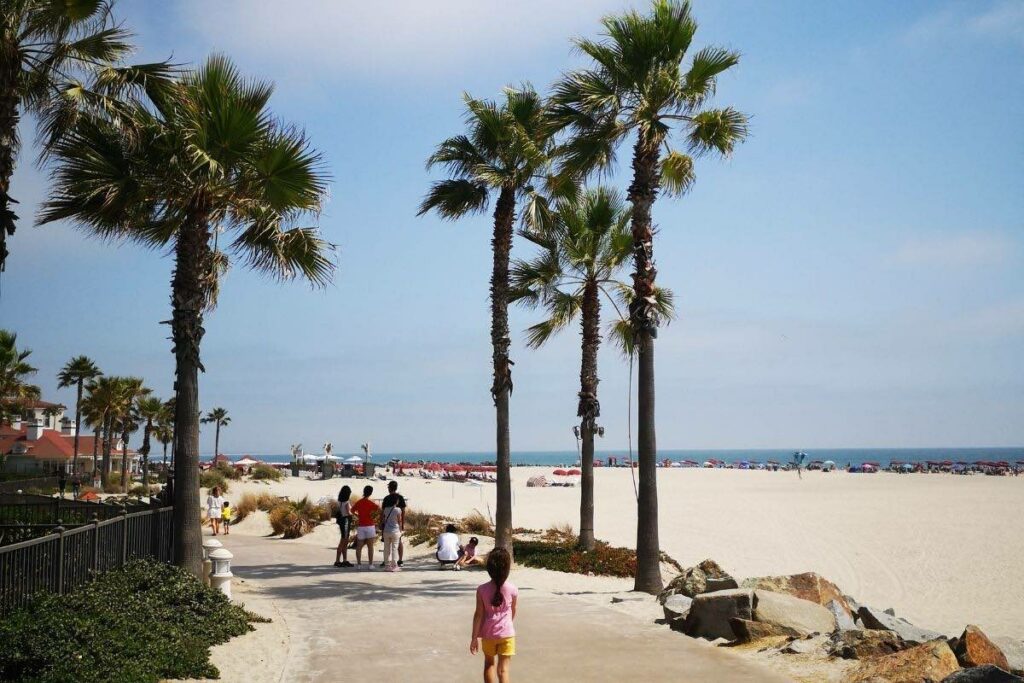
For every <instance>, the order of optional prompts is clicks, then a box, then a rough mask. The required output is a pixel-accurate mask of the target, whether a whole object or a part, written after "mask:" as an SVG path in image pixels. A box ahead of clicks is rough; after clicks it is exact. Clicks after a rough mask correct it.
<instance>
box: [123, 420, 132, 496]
mask: <svg viewBox="0 0 1024 683" xmlns="http://www.w3.org/2000/svg"><path fill="white" fill-rule="evenodd" d="M130 479H131V477H130V476H129V474H128V432H122V433H121V491H122V492H124V493H128V484H129V480H130Z"/></svg>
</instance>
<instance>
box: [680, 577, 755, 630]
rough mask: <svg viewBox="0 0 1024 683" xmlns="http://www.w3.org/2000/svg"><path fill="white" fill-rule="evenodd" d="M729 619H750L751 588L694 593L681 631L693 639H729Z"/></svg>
mask: <svg viewBox="0 0 1024 683" xmlns="http://www.w3.org/2000/svg"><path fill="white" fill-rule="evenodd" d="M730 619H745V620H747V621H754V591H752V590H746V589H744V588H733V589H731V590H724V591H717V592H714V593H705V594H703V595H698V596H697V597H696V598H694V599H693V603H692V604H691V605H690V612H689V614H687V615H686V621H685V623H684V624H683V633H685V634H686V635H688V636H691V637H693V638H707V639H708V640H714V639H715V638H725V639H727V640H733V639H734V638H735V635H734V634H733V630H732V626H731V625H730V624H729V620H730Z"/></svg>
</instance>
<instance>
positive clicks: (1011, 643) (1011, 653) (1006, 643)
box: [992, 636, 1024, 675]
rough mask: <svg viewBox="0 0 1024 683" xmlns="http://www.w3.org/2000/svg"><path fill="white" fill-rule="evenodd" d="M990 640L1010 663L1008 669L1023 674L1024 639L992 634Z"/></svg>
mask: <svg viewBox="0 0 1024 683" xmlns="http://www.w3.org/2000/svg"><path fill="white" fill-rule="evenodd" d="M992 642H993V643H995V644H996V645H998V646H999V649H1000V650H1002V651H1003V655H1005V656H1006V661H1007V662H1009V664H1010V671H1011V672H1012V673H1015V674H1018V675H1024V640H1020V639H1019V638H1009V637H1007V636H993V637H992Z"/></svg>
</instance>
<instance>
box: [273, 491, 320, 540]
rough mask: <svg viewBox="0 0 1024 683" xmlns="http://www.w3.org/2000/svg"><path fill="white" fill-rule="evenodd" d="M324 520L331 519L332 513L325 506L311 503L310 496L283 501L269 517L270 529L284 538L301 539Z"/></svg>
mask: <svg viewBox="0 0 1024 683" xmlns="http://www.w3.org/2000/svg"><path fill="white" fill-rule="evenodd" d="M324 519H330V511H329V510H328V509H327V508H325V506H322V505H316V504H315V503H312V502H310V500H309V496H304V497H303V498H302V500H297V501H282V502H280V503H278V504H277V505H275V506H274V508H273V509H272V510H271V511H270V516H269V520H270V528H271V529H273V531H274V533H275V534H281V535H282V536H283V537H284V538H301V537H303V536H305V535H306V534H308V533H309V532H311V531H312V530H313V529H315V528H316V526H317V525H318V524H320V522H321V521H323V520H324Z"/></svg>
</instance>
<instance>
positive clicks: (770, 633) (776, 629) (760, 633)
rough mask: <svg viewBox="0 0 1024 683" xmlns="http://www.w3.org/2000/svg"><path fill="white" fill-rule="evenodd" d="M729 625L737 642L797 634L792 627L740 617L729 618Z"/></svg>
mask: <svg viewBox="0 0 1024 683" xmlns="http://www.w3.org/2000/svg"><path fill="white" fill-rule="evenodd" d="M729 626H731V627H732V633H733V636H735V640H736V642H738V643H752V642H754V641H756V640H763V639H765V638H778V637H780V636H796V635H799V634H798V633H797V632H796V631H794V630H793V629H791V628H786V627H785V626H777V625H775V624H763V623H761V622H759V621H751V620H750V619H740V618H739V617H733V618H732V619H730V620H729Z"/></svg>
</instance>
